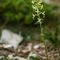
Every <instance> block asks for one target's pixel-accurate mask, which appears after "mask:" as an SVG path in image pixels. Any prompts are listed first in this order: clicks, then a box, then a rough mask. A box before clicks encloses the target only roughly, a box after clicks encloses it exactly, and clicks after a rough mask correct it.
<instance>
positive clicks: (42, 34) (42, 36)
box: [40, 24, 49, 60]
mask: <svg viewBox="0 0 60 60" xmlns="http://www.w3.org/2000/svg"><path fill="white" fill-rule="evenodd" d="M40 28H41V29H40V30H41V38H42V41H43V43H44V46H45V53H46V57H47V60H49V58H48V52H47V47H46V43H45V41H44V33H43V27H42V24H40Z"/></svg>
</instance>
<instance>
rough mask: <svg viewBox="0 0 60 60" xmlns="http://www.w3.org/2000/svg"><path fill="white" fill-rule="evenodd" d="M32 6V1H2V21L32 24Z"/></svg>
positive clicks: (0, 1)
mask: <svg viewBox="0 0 60 60" xmlns="http://www.w3.org/2000/svg"><path fill="white" fill-rule="evenodd" d="M31 5H32V3H31V0H0V19H5V21H6V20H9V21H18V22H19V21H24V22H25V23H27V24H29V23H31V22H32V12H33V10H32V6H31ZM1 21H2V20H1Z"/></svg>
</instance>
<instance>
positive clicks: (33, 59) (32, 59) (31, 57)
mask: <svg viewBox="0 0 60 60" xmlns="http://www.w3.org/2000/svg"><path fill="white" fill-rule="evenodd" d="M29 60H40V59H38V58H36V57H33V56H30V57H29Z"/></svg>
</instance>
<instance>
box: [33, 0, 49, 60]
mask: <svg viewBox="0 0 60 60" xmlns="http://www.w3.org/2000/svg"><path fill="white" fill-rule="evenodd" d="M32 8H33V10H34V13H33V14H32V15H33V19H34V18H35V17H37V20H38V21H37V22H38V23H39V24H40V32H41V40H42V41H43V43H44V45H45V52H46V57H47V60H48V54H47V47H46V43H45V40H44V33H43V26H42V24H43V21H44V20H43V18H44V16H45V11H44V8H43V4H42V0H32ZM41 16H42V17H41Z"/></svg>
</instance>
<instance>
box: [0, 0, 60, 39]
mask: <svg viewBox="0 0 60 60" xmlns="http://www.w3.org/2000/svg"><path fill="white" fill-rule="evenodd" d="M42 4H43V5H44V11H45V17H44V23H43V26H44V27H47V28H52V29H51V30H54V27H55V28H56V27H57V26H58V25H59V24H60V20H59V19H60V15H59V11H58V10H59V9H60V6H59V5H55V4H49V3H48V2H45V1H43V3H42ZM33 12H34V11H33V9H32V3H31V0H0V31H1V30H2V29H4V28H7V29H10V30H12V31H13V32H16V33H19V32H21V33H22V35H23V36H24V37H25V38H26V40H31V39H33V40H39V37H40V36H39V24H37V23H36V22H37V19H36V20H33V19H32V13H33ZM36 36H37V37H36Z"/></svg>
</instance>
